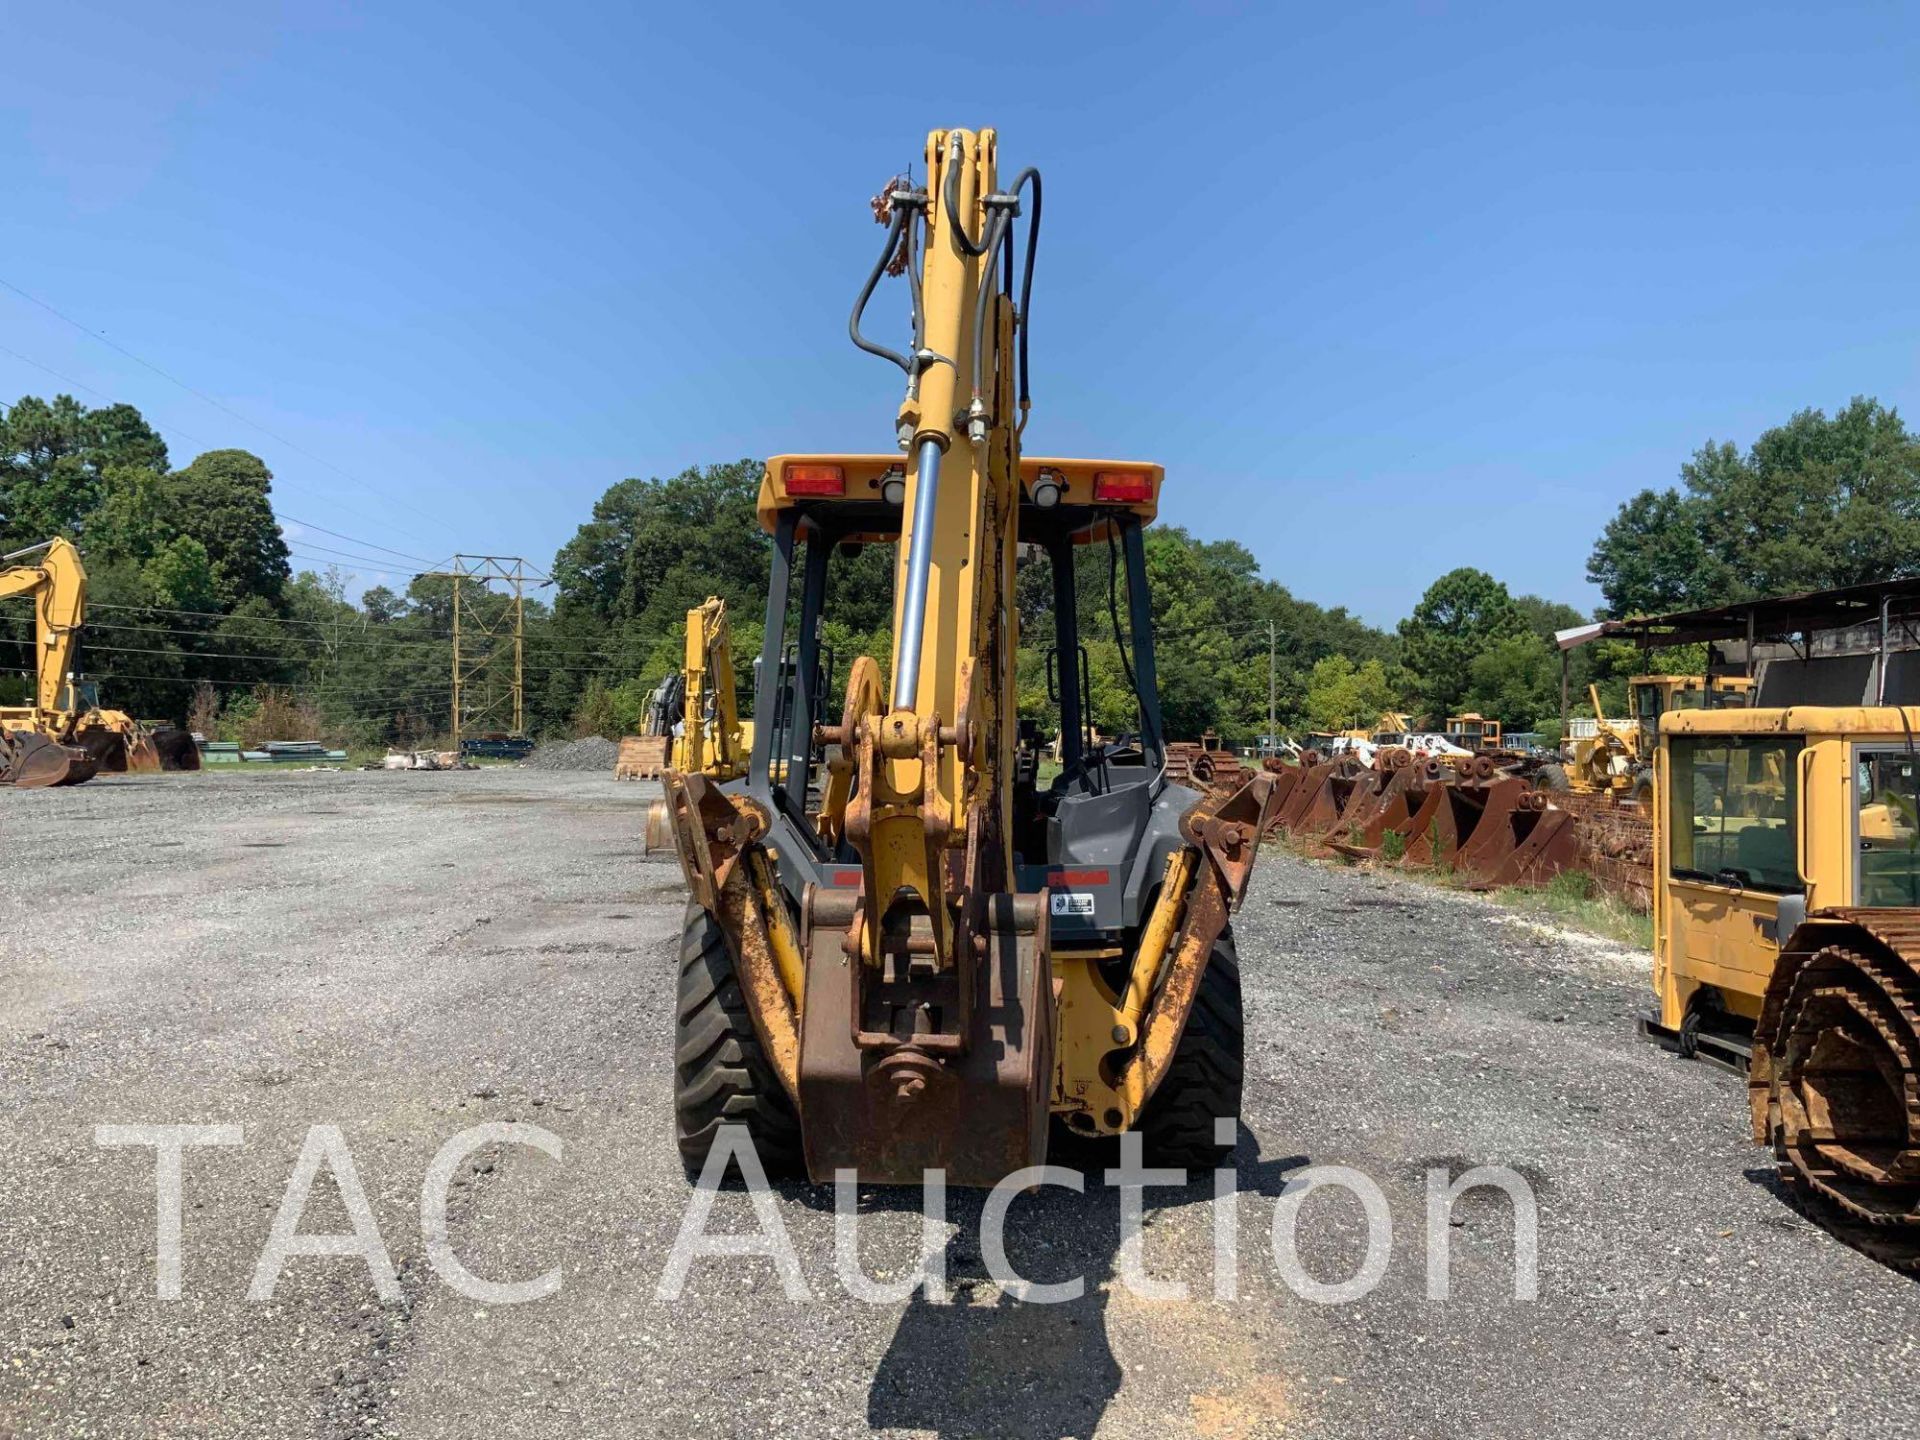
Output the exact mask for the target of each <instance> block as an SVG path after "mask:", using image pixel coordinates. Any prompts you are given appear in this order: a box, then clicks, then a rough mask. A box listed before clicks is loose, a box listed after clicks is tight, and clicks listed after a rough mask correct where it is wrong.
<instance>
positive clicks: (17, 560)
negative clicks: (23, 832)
mask: <svg viewBox="0 0 1920 1440" xmlns="http://www.w3.org/2000/svg"><path fill="white" fill-rule="evenodd" d="M0 564H4V565H5V567H6V568H4V569H0V599H7V598H9V597H12V596H26V597H28V598H29V599H31V600H32V602H33V621H34V633H33V653H34V690H33V703H32V704H30V705H5V706H0V785H12V786H15V787H18V788H21V789H38V788H41V787H44V786H51V785H78V784H81V783H83V782H85V781H87V780H91V779H92V778H93V777H94V776H95V775H96V774H98V773H99V772H101V771H103V770H106V771H151V770H163V769H164V770H197V769H199V768H200V752H199V750H198V749H197V748H196V747H195V746H194V744H193V739H192V737H191V736H190V735H187V734H186V733H185V732H184V731H177V730H169V731H166V732H163V733H160V734H158V735H156V734H155V733H154V732H152V731H150V730H149V729H148V728H147V727H146V726H144V725H142V724H141V723H140V722H139V721H137V720H135V719H133V717H131V716H129V715H126V714H123V713H122V712H121V711H118V710H107V709H103V708H101V706H100V705H99V703H98V701H97V699H96V697H95V696H94V694H93V691H92V687H91V686H89V685H86V684H85V683H83V682H77V681H75V679H74V678H73V671H74V661H75V657H76V655H77V653H78V649H79V644H80V634H81V630H82V629H83V627H84V625H85V623H86V606H87V571H86V567H85V566H84V565H82V564H81V563H80V552H79V551H78V550H76V549H74V547H73V545H72V543H71V542H69V541H67V540H64V539H58V538H56V539H53V540H49V541H47V542H45V543H44V544H41V545H35V546H32V547H30V548H28V549H26V550H16V551H14V552H13V553H12V554H10V555H3V556H0Z"/></svg>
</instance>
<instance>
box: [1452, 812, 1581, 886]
mask: <svg viewBox="0 0 1920 1440" xmlns="http://www.w3.org/2000/svg"><path fill="white" fill-rule="evenodd" d="M1520 799H1521V803H1520V804H1519V805H1517V806H1516V807H1515V808H1514V809H1513V810H1512V812H1511V813H1510V814H1509V815H1508V817H1507V821H1508V825H1509V827H1510V828H1511V829H1512V832H1513V839H1514V845H1513V849H1512V850H1511V851H1509V852H1508V854H1507V856H1506V858H1505V859H1504V860H1502V861H1501V862H1500V864H1499V865H1498V866H1497V867H1495V869H1494V870H1493V871H1492V873H1491V874H1488V875H1487V876H1485V877H1484V878H1483V879H1482V880H1479V881H1477V882H1476V883H1475V885H1474V888H1475V889H1487V890H1493V889H1498V888H1500V887H1501V886H1503V885H1544V884H1546V882H1547V881H1548V880H1550V879H1552V878H1553V877H1554V876H1555V875H1558V874H1559V873H1560V872H1561V871H1562V870H1565V869H1567V868H1569V867H1570V866H1572V865H1574V864H1575V863H1576V862H1577V861H1578V860H1579V858H1580V836H1579V832H1580V826H1579V817H1578V816H1576V815H1575V814H1574V813H1573V812H1572V811H1570V810H1562V809H1560V808H1559V807H1558V806H1556V805H1554V804H1552V803H1551V802H1550V801H1549V800H1548V799H1547V796H1546V792H1544V791H1541V790H1534V791H1531V792H1529V793H1528V794H1525V795H1523V796H1521V797H1520Z"/></svg>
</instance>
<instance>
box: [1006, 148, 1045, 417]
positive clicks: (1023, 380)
mask: <svg viewBox="0 0 1920 1440" xmlns="http://www.w3.org/2000/svg"><path fill="white" fill-rule="evenodd" d="M1029 183H1031V184H1032V186H1033V213H1032V214H1031V215H1030V216H1029V217H1028V219H1027V253H1026V254H1025V256H1023V257H1022V260H1021V271H1020V335H1019V341H1020V346H1019V353H1020V408H1021V409H1022V410H1025V409H1026V408H1027V406H1028V405H1030V404H1031V403H1032V400H1033V395H1032V392H1031V391H1030V390H1029V389H1028V387H1027V316H1028V315H1029V314H1030V313H1031V310H1030V308H1029V307H1030V306H1031V305H1032V303H1033V257H1034V255H1035V254H1036V253H1037V252H1038V251H1039V249H1040V172H1039V171H1038V170H1036V169H1034V168H1033V166H1031V165H1029V166H1028V167H1027V168H1026V169H1024V170H1022V171H1021V172H1020V173H1019V175H1018V176H1016V177H1015V179H1014V182H1013V187H1012V189H1011V190H1010V191H1009V192H1008V193H1009V194H1011V195H1014V196H1016V197H1017V196H1018V195H1019V194H1020V192H1021V191H1022V190H1023V189H1025V188H1026V186H1027V185H1028V184H1029Z"/></svg>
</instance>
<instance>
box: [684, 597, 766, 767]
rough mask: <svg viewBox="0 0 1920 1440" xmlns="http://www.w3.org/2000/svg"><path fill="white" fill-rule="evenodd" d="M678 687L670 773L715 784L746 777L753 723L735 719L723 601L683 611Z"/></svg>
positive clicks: (730, 651) (711, 600)
mask: <svg viewBox="0 0 1920 1440" xmlns="http://www.w3.org/2000/svg"><path fill="white" fill-rule="evenodd" d="M680 682H681V699H680V712H681V713H680V720H679V726H680V733H679V734H678V735H676V736H674V740H673V766H672V768H673V769H675V770H677V771H679V772H680V773H681V774H683V775H687V774H691V773H693V772H694V771H696V770H697V771H700V772H702V773H704V774H706V775H709V776H711V777H712V778H713V779H715V780H734V779H737V778H738V777H740V776H741V775H743V774H745V773H746V768H747V754H748V752H749V751H750V750H751V749H752V747H753V722H752V721H751V720H747V721H742V720H741V719H740V713H739V701H738V699H737V698H736V695H737V692H736V690H735V685H734V673H733V636H732V632H731V631H729V630H728V628H727V602H726V601H724V600H721V599H718V598H716V597H709V598H708V600H707V602H706V603H705V604H704V605H699V606H696V607H694V608H693V609H691V610H689V611H687V653H686V665H685V667H684V668H683V669H682V670H681V672H680Z"/></svg>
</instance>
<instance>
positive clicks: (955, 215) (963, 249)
mask: <svg viewBox="0 0 1920 1440" xmlns="http://www.w3.org/2000/svg"><path fill="white" fill-rule="evenodd" d="M966 158H967V157H966V147H965V146H963V145H962V144H961V143H960V136H959V135H958V134H957V133H956V134H955V135H954V137H953V138H952V139H951V140H950V141H948V142H947V180H946V186H945V189H944V190H943V192H942V193H943V195H944V196H945V199H946V206H947V214H948V216H949V217H951V219H952V220H953V243H954V244H955V245H957V246H958V247H959V248H960V253H961V254H962V255H970V256H974V257H976V258H977V257H978V256H981V255H984V254H986V253H987V251H989V250H991V249H992V248H993V245H992V243H991V242H990V241H989V242H987V243H984V244H979V245H976V244H974V243H973V237H972V236H971V235H969V234H967V221H966V217H965V216H964V215H962V214H961V213H960V166H961V164H962V162H964V161H965V159H966Z"/></svg>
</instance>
